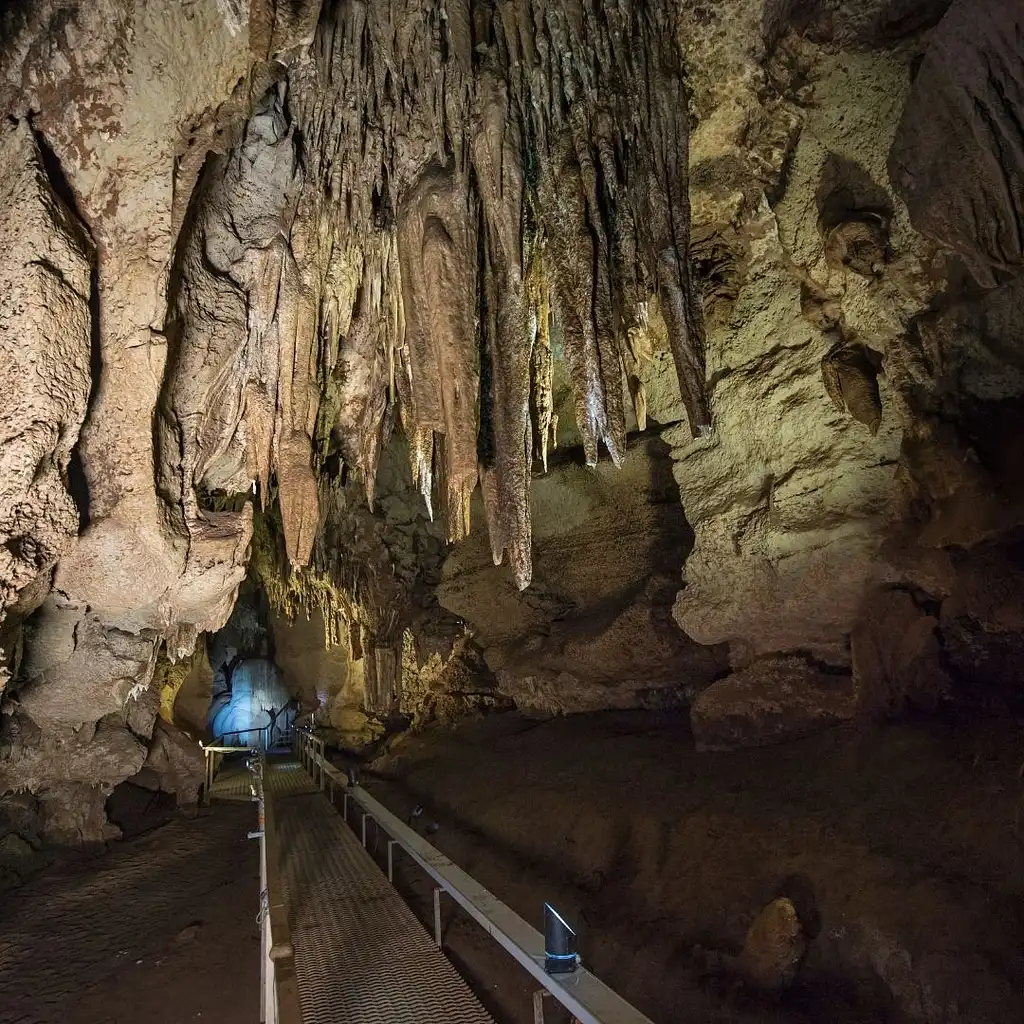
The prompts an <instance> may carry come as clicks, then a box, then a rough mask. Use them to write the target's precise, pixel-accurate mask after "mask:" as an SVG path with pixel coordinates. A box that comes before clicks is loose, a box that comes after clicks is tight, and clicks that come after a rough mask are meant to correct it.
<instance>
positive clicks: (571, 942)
mask: <svg viewBox="0 0 1024 1024" xmlns="http://www.w3.org/2000/svg"><path fill="white" fill-rule="evenodd" d="M579 959H580V958H579V956H577V954H576V933H575V932H574V931H573V930H572V929H571V928H570V927H569V925H568V924H566V923H565V919H564V918H563V917H562V915H561V914H559V913H558V911H557V910H555V908H554V907H553V906H551V904H550V903H545V904H544V970H545V971H547V972H548V974H570V973H571V972H572V971H575V970H576V967H577V965H578V964H579Z"/></svg>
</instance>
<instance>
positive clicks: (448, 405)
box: [398, 167, 479, 541]
mask: <svg viewBox="0 0 1024 1024" xmlns="http://www.w3.org/2000/svg"><path fill="white" fill-rule="evenodd" d="M469 212H470V204H469V185H468V182H467V181H466V179H465V177H464V176H463V175H459V174H457V173H456V172H455V170H454V169H453V168H450V167H449V168H441V167H434V168H431V169H429V170H428V171H427V172H426V173H424V174H423V175H422V176H421V177H420V180H419V181H418V182H417V184H416V185H415V186H414V187H413V188H412V189H410V191H409V193H408V195H407V196H406V198H405V200H404V201H403V203H402V207H401V210H400V212H399V217H398V221H399V228H398V249H399V254H400V257H401V265H402V289H403V299H404V308H405V310H406V330H405V337H406V344H407V347H408V351H409V360H410V376H411V382H412V388H411V393H410V402H411V405H412V408H411V409H410V411H409V413H410V417H411V420H412V422H413V423H414V424H415V427H414V433H415V434H416V435H417V437H416V443H415V445H411V446H410V450H411V452H412V453H413V458H414V461H413V473H414V476H415V477H416V478H417V480H418V481H420V482H421V487H422V489H423V494H424V497H425V498H426V501H427V506H428V508H430V506H431V500H430V490H431V488H430V464H429V459H427V458H425V455H426V453H427V452H428V451H429V452H433V450H434V445H433V443H432V441H430V440H428V438H426V437H421V436H419V435H422V434H423V433H424V432H427V433H428V434H430V433H431V432H433V433H436V434H438V435H440V436H443V438H444V441H443V445H439V446H438V450H439V451H442V452H443V459H442V460H441V477H442V482H443V495H442V502H443V505H442V507H443V509H444V519H445V523H446V524H447V532H448V538H449V540H452V541H456V540H461V539H462V538H463V537H465V536H466V535H467V534H468V533H469V499H470V495H471V494H472V493H473V489H474V488H475V487H476V482H477V459H476V435H477V422H476V396H477V391H478V388H479V381H478V375H477V371H476V366H475V360H476V330H475V325H474V314H475V307H476V275H475V273H474V270H475V266H474V264H475V256H476V237H475V232H473V231H472V230H471V225H470V219H469Z"/></svg>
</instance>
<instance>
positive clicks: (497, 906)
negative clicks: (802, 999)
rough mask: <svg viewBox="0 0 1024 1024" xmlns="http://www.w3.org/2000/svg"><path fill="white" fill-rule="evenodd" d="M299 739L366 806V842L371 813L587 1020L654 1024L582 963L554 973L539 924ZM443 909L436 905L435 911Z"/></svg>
mask: <svg viewBox="0 0 1024 1024" xmlns="http://www.w3.org/2000/svg"><path fill="white" fill-rule="evenodd" d="M296 742H297V746H298V753H299V757H300V760H301V761H302V763H303V764H307V763H308V764H309V765H310V766H311V767H313V766H315V767H316V768H317V769H318V772H319V776H320V787H321V789H322V788H323V784H324V779H325V776H327V777H329V778H330V780H331V782H332V783H334V784H338V785H340V786H342V787H344V790H345V796H346V799H350V800H354V801H355V803H356V804H357V805H358V806H359V807H361V808H362V810H363V812H364V832H363V836H364V841H365V817H370V818H372V819H373V820H374V821H376V822H377V824H378V826H379V827H381V828H382V829H383V830H384V831H385V832H386V833H387V834H388V835H389V836H390V837H391V840H392V841H393V842H395V843H397V844H398V845H399V846H401V847H402V849H403V850H405V851H406V852H407V853H408V854H409V856H411V857H412V859H413V860H414V861H416V863H417V864H419V866H420V867H421V868H423V870H424V871H426V872H427V874H428V875H430V876H431V878H433V879H434V881H435V882H437V883H438V886H439V887H440V888H441V889H443V890H444V891H445V892H447V893H448V894H449V895H450V896H451V897H452V899H454V900H455V901H456V903H458V904H459V906H461V907H462V908H463V910H465V911H466V913H468V914H469V915H470V917H472V918H473V920H475V921H476V922H477V923H478V924H479V925H480V926H481V927H482V928H483V929H484V931H486V932H487V933H488V934H489V935H491V936H493V937H494V939H496V940H497V941H498V942H499V943H500V944H501V945H502V946H503V947H504V949H505V950H506V951H507V952H508V953H510V954H511V955H512V956H513V957H514V958H515V959H516V960H517V961H518V962H519V963H520V964H521V965H522V966H523V967H524V968H526V970H527V971H528V972H529V973H530V974H531V975H533V977H534V978H536V980H537V981H538V982H540V984H541V985H542V986H543V987H544V988H545V989H546V990H547V991H548V992H550V993H551V995H553V996H554V997H555V998H556V999H557V1000H558V1001H559V1002H560V1003H561V1004H562V1005H563V1006H564V1007H566V1009H568V1010H569V1012H570V1013H572V1014H573V1015H574V1016H575V1017H576V1018H577V1019H578V1020H579V1021H581V1022H582V1024H652V1022H651V1020H650V1018H648V1017H645V1016H644V1015H643V1014H642V1013H641V1012H640V1011H639V1010H637V1009H636V1008H635V1007H634V1006H632V1005H631V1004H629V1003H627V1002H626V1001H625V1000H624V999H623V998H622V997H621V996H619V995H618V994H617V993H615V992H614V991H613V990H612V989H610V988H609V987H608V986H607V985H605V984H604V982H602V981H601V980H600V979H599V978H597V977H596V976H595V975H593V974H591V973H590V971H588V970H586V969H585V968H584V967H582V966H577V967H576V969H575V970H574V971H571V972H569V973H566V974H549V973H548V972H547V971H546V970H545V969H544V959H545V957H544V937H543V936H542V935H541V933H540V932H539V931H537V929H536V928H534V927H533V926H532V925H530V924H529V923H527V922H526V921H525V920H524V919H523V918H521V917H520V916H519V915H518V914H517V913H515V911H514V910H512V909H511V908H510V907H508V906H507V905H506V904H504V903H502V902H501V900H499V899H498V898H497V897H496V896H495V895H494V894H493V893H491V892H490V891H489V890H487V889H485V888H484V887H483V886H482V885H481V884H480V883H479V882H477V881H476V879H474V878H473V877H472V876H470V875H469V874H467V873H466V872H465V871H463V870H462V868H460V867H459V866H458V865H457V864H455V863H454V862H453V861H451V860H449V859H448V858H447V857H446V856H444V854H443V853H441V851H440V850H438V849H437V848H436V847H434V846H432V845H431V844H430V843H428V842H427V841H426V840H425V839H424V838H423V837H422V836H421V835H419V834H418V833H417V832H414V831H413V830H412V829H411V828H409V826H408V825H406V824H405V822H403V821H402V820H401V819H400V818H398V817H397V816H396V815H394V814H393V813H392V812H391V811H389V810H388V809H387V808H386V807H385V806H384V805H383V804H382V803H380V802H379V801H378V800H375V799H374V798H373V797H372V796H370V794H369V793H367V792H366V790H364V789H363V788H362V787H360V786H359V785H358V784H356V785H354V786H353V785H350V784H349V781H348V779H347V778H346V777H345V776H344V775H343V774H342V773H341V772H339V771H338V770H337V769H336V768H335V767H334V766H333V765H331V764H330V763H329V762H328V761H327V758H326V756H325V755H324V751H323V741H322V740H320V739H318V738H317V737H315V736H313V735H311V733H310V732H309V731H308V730H307V729H298V730H297V731H296ZM311 774H312V772H311ZM437 913H438V909H437V905H436V904H435V916H436V915H437Z"/></svg>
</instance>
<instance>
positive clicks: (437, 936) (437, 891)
mask: <svg viewBox="0 0 1024 1024" xmlns="http://www.w3.org/2000/svg"><path fill="white" fill-rule="evenodd" d="M442 892H444V890H443V889H442V888H441V887H440V886H435V887H434V943H435V945H436V946H437V948H438V949H441V893H442Z"/></svg>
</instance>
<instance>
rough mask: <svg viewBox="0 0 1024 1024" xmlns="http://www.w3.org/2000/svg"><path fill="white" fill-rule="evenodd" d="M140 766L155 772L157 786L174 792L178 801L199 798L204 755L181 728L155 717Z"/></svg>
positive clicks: (192, 802)
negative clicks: (151, 737) (144, 757)
mask: <svg viewBox="0 0 1024 1024" xmlns="http://www.w3.org/2000/svg"><path fill="white" fill-rule="evenodd" d="M142 767H143V768H144V769H146V768H148V769H149V770H150V771H152V772H154V773H155V774H156V776H157V778H158V779H159V781H160V789H162V790H163V791H164V792H165V793H173V794H174V795H175V796H176V797H177V798H178V803H179V805H187V804H194V803H196V802H197V801H198V799H199V789H200V787H201V786H202V784H203V781H204V779H205V778H206V759H205V757H204V756H203V751H202V748H201V747H200V746H199V744H198V743H197V742H196V741H195V740H193V739H191V738H190V737H189V736H187V735H186V734H185V733H184V732H182V730H181V729H179V728H177V727H176V726H174V725H171V724H170V723H169V722H165V721H163V720H162V719H160V720H159V721H157V723H156V728H155V729H154V731H153V739H152V740H151V742H150V744H149V750H148V751H147V752H146V760H145V761H143V763H142Z"/></svg>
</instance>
